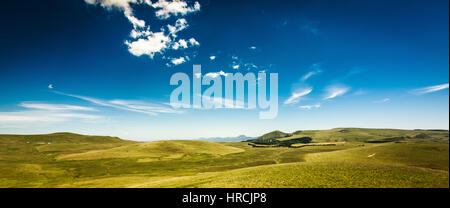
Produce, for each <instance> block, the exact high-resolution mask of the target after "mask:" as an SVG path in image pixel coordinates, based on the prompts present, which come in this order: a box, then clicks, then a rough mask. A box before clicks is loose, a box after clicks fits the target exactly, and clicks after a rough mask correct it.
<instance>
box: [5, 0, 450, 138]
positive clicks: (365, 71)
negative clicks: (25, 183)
mask: <svg viewBox="0 0 450 208" xmlns="http://www.w3.org/2000/svg"><path fill="white" fill-rule="evenodd" d="M448 8H449V5H448V1H445V0H435V1H418V0H416V1H400V0H396V1H359V0H358V1H356V0H355V1H324V0H321V1H285V2H280V1H268V0H267V1H266V0H262V1H245V2H243V1H234V0H227V1H212V0H209V1H208V0H206V1H203V0H199V1H198V3H196V1H164V0H159V1H156V0H153V1H151V2H149V1H137V0H124V1H111V0H101V1H96V0H86V1H84V0H72V1H56V0H55V1H51V0H50V1H32V2H29V3H27V4H23V3H20V2H17V1H12V0H11V1H9V0H7V1H6V2H4V3H2V6H1V7H0V10H1V11H0V24H1V26H2V33H1V34H0V37H1V38H0V41H1V45H2V47H0V89H1V90H0V96H1V99H0V133H18V134H19V133H20V134H32V133H50V132H62V131H64V132H75V133H83V134H98V135H113V136H120V137H123V138H127V139H136V140H149V139H175V138H181V139H183V138H197V137H215V136H221V137H222V136H223V137H225V136H237V135H240V134H245V135H249V136H258V135H261V134H263V133H266V132H268V131H272V130H275V129H279V130H283V131H288V132H289V131H295V130H300V129H329V128H335V127H368V128H402V129H414V128H439V129H448V126H449V111H448V109H449V94H448V93H449V91H448V83H449V59H448V57H449V54H448V53H449V48H448V47H449V28H448V27H449V22H448V21H449V13H448ZM143 22H144V24H145V26H143V25H142V23H143ZM177 23H178V26H177ZM168 25H171V26H168ZM161 28H162V29H163V30H161ZM132 31H135V32H140V36H135V37H133V34H131V32H132ZM135 34H137V33H135ZM140 39H142V40H147V41H139V40H140ZM153 40H156V42H152V41H153ZM157 41H163V42H164V41H165V42H164V43H165V44H163V45H161V44H157V43H158V42H157ZM183 41H185V42H183ZM212 57H214V59H213V58H212ZM193 64H201V65H202V72H203V73H208V72H219V71H224V72H227V73H235V72H241V73H247V72H253V73H257V72H259V71H266V72H267V73H278V76H279V80H278V82H279V86H278V89H279V91H278V96H279V109H278V116H277V117H276V118H275V119H270V120H261V119H259V118H258V112H259V110H242V109H212V110H194V109H173V108H171V107H170V106H168V105H167V103H168V102H169V96H170V93H171V92H172V90H173V89H174V88H175V86H171V85H169V80H170V77H171V76H172V74H174V73H176V72H184V73H187V74H189V75H190V76H192V65H193ZM237 66H239V67H237ZM50 85H51V86H50Z"/></svg>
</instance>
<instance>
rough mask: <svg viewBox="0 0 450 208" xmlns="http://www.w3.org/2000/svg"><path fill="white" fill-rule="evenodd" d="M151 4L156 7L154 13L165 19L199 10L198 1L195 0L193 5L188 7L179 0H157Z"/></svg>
mask: <svg viewBox="0 0 450 208" xmlns="http://www.w3.org/2000/svg"><path fill="white" fill-rule="evenodd" d="M151 6H152V7H154V8H155V9H157V11H156V13H155V14H156V16H157V17H159V18H161V19H167V18H169V17H171V16H179V15H182V16H184V15H187V14H189V13H192V12H197V11H200V4H199V3H198V2H195V3H194V6H192V7H189V6H188V5H187V3H186V2H184V1H180V0H173V1H166V0H159V1H158V2H156V3H153V4H151Z"/></svg>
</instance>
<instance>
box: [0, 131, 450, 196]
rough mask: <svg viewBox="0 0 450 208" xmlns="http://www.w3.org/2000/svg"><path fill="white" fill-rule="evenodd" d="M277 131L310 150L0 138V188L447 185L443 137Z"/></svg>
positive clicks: (445, 136)
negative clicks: (304, 141) (305, 140)
mask: <svg viewBox="0 0 450 208" xmlns="http://www.w3.org/2000/svg"><path fill="white" fill-rule="evenodd" d="M276 134H277V136H282V137H283V139H284V140H286V139H289V137H291V138H299V137H311V138H313V141H312V142H313V143H312V144H315V145H319V146H301V145H300V146H301V147H298V148H287V147H265V148H255V147H252V146H250V145H248V143H247V142H223V143H219V142H205V141H158V142H150V143H143V142H133V141H126V140H121V139H119V138H115V137H102V136H84V135H77V134H70V133H57V134H50V135H26V136H23V135H0V187H447V188H448V187H449V172H448V171H449V168H448V167H449V143H448V135H449V134H448V131H425V130H414V131H412V130H391V129H356V128H345V129H343V128H339V129H331V130H320V131H298V132H295V133H292V134H284V133H280V132H277V133H276ZM267 138H268V139H272V138H270V137H267ZM392 138H397V139H394V140H392ZM398 138H401V139H398ZM370 141H379V142H375V143H370ZM320 144H333V146H320Z"/></svg>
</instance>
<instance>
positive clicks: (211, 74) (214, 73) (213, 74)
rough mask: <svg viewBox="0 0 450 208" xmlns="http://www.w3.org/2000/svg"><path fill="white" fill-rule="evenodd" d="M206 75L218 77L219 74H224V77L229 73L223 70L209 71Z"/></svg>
mask: <svg viewBox="0 0 450 208" xmlns="http://www.w3.org/2000/svg"><path fill="white" fill-rule="evenodd" d="M205 76H207V77H212V78H216V77H218V76H224V77H226V76H227V73H225V72H223V71H220V72H210V73H207V74H206V75H205Z"/></svg>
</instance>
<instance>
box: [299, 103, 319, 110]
mask: <svg viewBox="0 0 450 208" xmlns="http://www.w3.org/2000/svg"><path fill="white" fill-rule="evenodd" d="M299 108H301V109H306V110H311V109H313V108H320V104H315V105H302V106H299Z"/></svg>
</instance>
